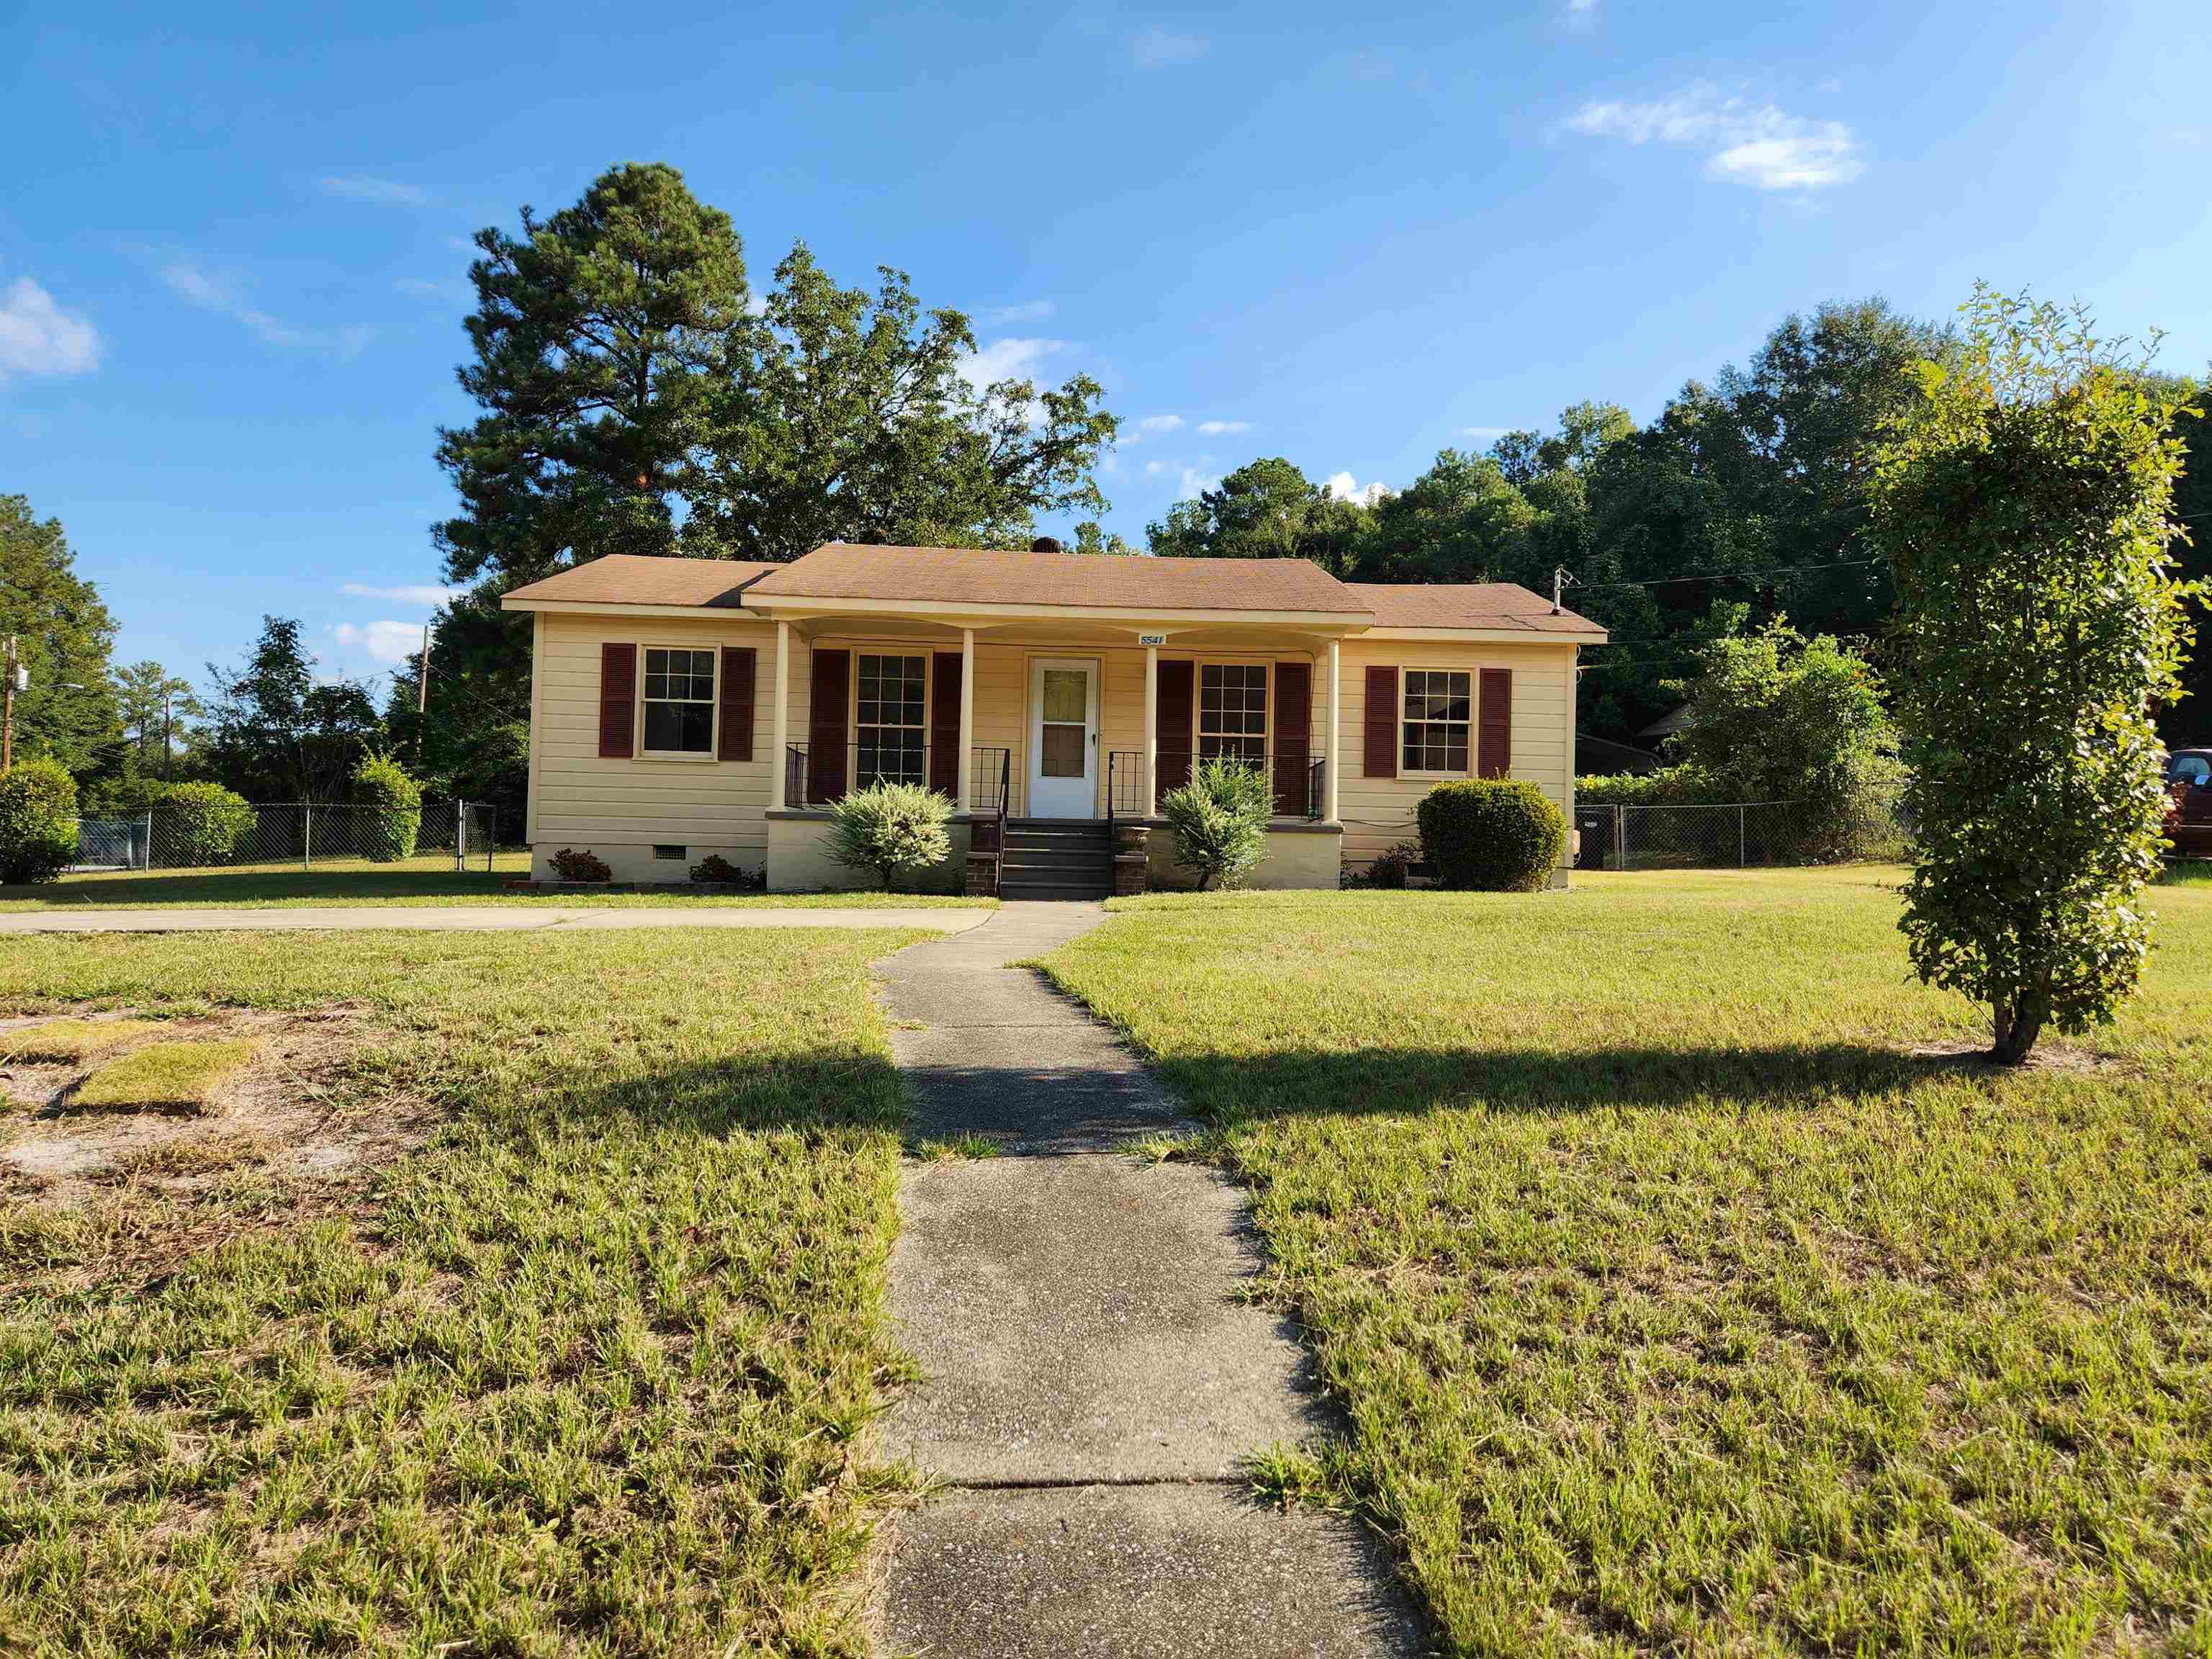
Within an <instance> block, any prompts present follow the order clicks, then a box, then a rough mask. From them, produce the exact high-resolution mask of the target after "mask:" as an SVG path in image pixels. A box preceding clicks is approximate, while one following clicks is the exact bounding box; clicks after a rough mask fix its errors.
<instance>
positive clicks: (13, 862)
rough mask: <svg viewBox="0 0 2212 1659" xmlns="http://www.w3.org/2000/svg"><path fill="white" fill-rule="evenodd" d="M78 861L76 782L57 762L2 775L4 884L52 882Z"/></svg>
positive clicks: (21, 764)
mask: <svg viewBox="0 0 2212 1659" xmlns="http://www.w3.org/2000/svg"><path fill="white" fill-rule="evenodd" d="M75 859H76V779H75V778H73V777H71V776H70V774H69V769H68V768H67V767H65V766H64V765H63V764H62V763H60V762H59V761H58V760H46V759H40V760H27V761H18V762H17V763H15V765H14V766H13V767H11V768H10V769H9V770H7V771H5V772H0V882H6V883H9V884H15V883H19V882H33V881H52V879H53V878H55V877H56V876H58V875H59V874H61V872H63V871H64V870H66V869H67V868H68V867H69V866H70V863H71V862H72V861H73V860H75Z"/></svg>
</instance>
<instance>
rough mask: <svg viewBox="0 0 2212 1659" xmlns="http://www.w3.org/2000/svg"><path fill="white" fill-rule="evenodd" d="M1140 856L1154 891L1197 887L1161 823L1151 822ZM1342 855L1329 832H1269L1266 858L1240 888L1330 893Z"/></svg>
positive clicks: (1340, 843) (1335, 834) (1337, 834)
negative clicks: (1178, 860)
mask: <svg viewBox="0 0 2212 1659" xmlns="http://www.w3.org/2000/svg"><path fill="white" fill-rule="evenodd" d="M1146 853H1147V854H1149V855H1150V856H1149V858H1148V860H1147V867H1148V868H1149V869H1150V871H1151V872H1152V887H1153V890H1155V891H1158V892H1177V891H1188V890H1190V889H1192V888H1194V887H1196V886H1197V885H1198V878H1197V877H1196V876H1195V875H1194V874H1192V873H1191V872H1190V871H1188V869H1186V868H1184V867H1183V866H1182V865H1180V864H1177V863H1176V838H1175V831H1174V830H1172V829H1169V828H1168V826H1167V825H1166V824H1165V823H1161V822H1159V821H1158V820H1154V822H1153V824H1152V836H1151V837H1150V838H1149V839H1148V840H1147V842H1146ZM1343 854H1344V836H1343V834H1342V832H1341V831H1340V830H1338V829H1334V828H1333V827H1332V828H1322V827H1320V826H1316V827H1314V828H1311V829H1305V828H1300V829H1270V830H1269V831H1268V832H1267V853H1266V854H1265V855H1264V856H1262V857H1261V860H1260V867H1259V868H1258V869H1257V870H1255V871H1254V872H1252V874H1251V876H1250V878H1249V879H1248V880H1247V881H1246V882H1245V883H1244V885H1245V886H1247V887H1253V888H1261V889H1271V890H1272V889H1287V888H1327V889H1334V887H1336V886H1337V885H1338V877H1337V867H1338V864H1339V862H1340V860H1341V859H1342V857H1343Z"/></svg>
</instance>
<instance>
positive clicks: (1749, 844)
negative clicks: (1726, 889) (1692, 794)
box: [1575, 793, 1912, 870]
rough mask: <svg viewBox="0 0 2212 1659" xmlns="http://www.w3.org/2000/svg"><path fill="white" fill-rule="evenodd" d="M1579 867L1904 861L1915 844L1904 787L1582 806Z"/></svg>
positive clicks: (1743, 866) (1731, 867) (1713, 867)
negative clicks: (1831, 796) (1832, 795)
mask: <svg viewBox="0 0 2212 1659" xmlns="http://www.w3.org/2000/svg"><path fill="white" fill-rule="evenodd" d="M1575 828H1576V829H1577V830H1578V831H1579V832H1580V833H1581V837H1582V840H1581V845H1580V848H1579V849H1578V851H1577V854H1576V857H1575V867H1576V868H1577V870H1746V869H1754V868H1759V867H1762V866H1764V867H1780V866H1790V865H1807V864H1840V863H1845V862H1849V861H1850V860H1898V859H1903V858H1905V857H1906V856H1907V855H1908V854H1910V852H1911V846H1912V833H1911V825H1910V824H1908V823H1906V822H1905V815H1904V812H1903V811H1902V809H1901V799H1900V796H1899V794H1897V793H1888V794H1878V795H1874V796H1871V797H1867V798H1863V799H1855V800H1849V801H1804V800H1768V801H1737V802H1732V803H1713V804H1711V805H1689V806H1620V805H1602V804H1601V805H1577V806H1576V808H1575Z"/></svg>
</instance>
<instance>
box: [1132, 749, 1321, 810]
mask: <svg viewBox="0 0 2212 1659" xmlns="http://www.w3.org/2000/svg"><path fill="white" fill-rule="evenodd" d="M1158 758H1159V769H1160V771H1159V793H1160V795H1161V796H1163V797H1164V796H1165V795H1166V794H1167V793H1168V791H1169V790H1170V789H1179V788H1181V787H1182V786H1183V785H1184V784H1186V783H1188V782H1189V781H1190V775H1191V772H1192V769H1194V767H1195V766H1196V765H1197V763H1199V762H1200V761H1202V760H1210V759H1212V758H1213V756H1212V754H1211V753H1208V752H1200V753H1199V754H1195V755H1194V754H1191V753H1189V752H1188V751H1183V750H1166V749H1163V750H1160V751H1159V757H1158ZM1225 758H1227V759H1231V760H1240V761H1242V762H1243V763H1244V764H1246V765H1247V766H1249V767H1251V768H1252V769H1254V770H1255V771H1256V772H1258V773H1259V774H1260V775H1261V776H1262V777H1270V778H1273V781H1274V811H1275V816H1276V817H1279V818H1308V819H1315V818H1319V817H1321V813H1322V805H1323V802H1324V799H1325V797H1324V796H1323V794H1322V767H1323V766H1324V765H1325V764H1326V761H1325V759H1324V757H1322V756H1320V755H1316V754H1314V753H1312V752H1311V751H1310V750H1307V749H1306V748H1304V747H1303V746H1287V745H1286V746H1285V747H1284V748H1282V749H1279V750H1273V751H1272V752H1270V751H1269V750H1264V749H1250V750H1243V751H1241V752H1237V753H1233V754H1227V755H1225ZM1144 811H1145V757H1144V756H1143V755H1141V754H1139V753H1138V752H1137V751H1136V750H1118V751H1116V752H1115V753H1113V754H1110V755H1109V756H1107V757H1106V816H1107V817H1109V818H1119V817H1143V816H1144Z"/></svg>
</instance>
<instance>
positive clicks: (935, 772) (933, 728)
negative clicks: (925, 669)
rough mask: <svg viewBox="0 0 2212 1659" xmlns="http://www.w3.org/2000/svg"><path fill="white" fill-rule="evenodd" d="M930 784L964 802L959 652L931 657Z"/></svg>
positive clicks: (958, 801) (956, 800)
mask: <svg viewBox="0 0 2212 1659" xmlns="http://www.w3.org/2000/svg"><path fill="white" fill-rule="evenodd" d="M929 677H930V685H929V787H931V788H933V789H934V790H936V791H937V793H939V794H940V795H951V797H952V798H953V804H954V805H957V806H965V805H967V804H968V803H967V802H966V801H964V800H962V799H960V798H959V790H960V653H958V652H957V651H939V652H938V653H936V654H935V655H934V656H933V657H931V658H930V659H929Z"/></svg>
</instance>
